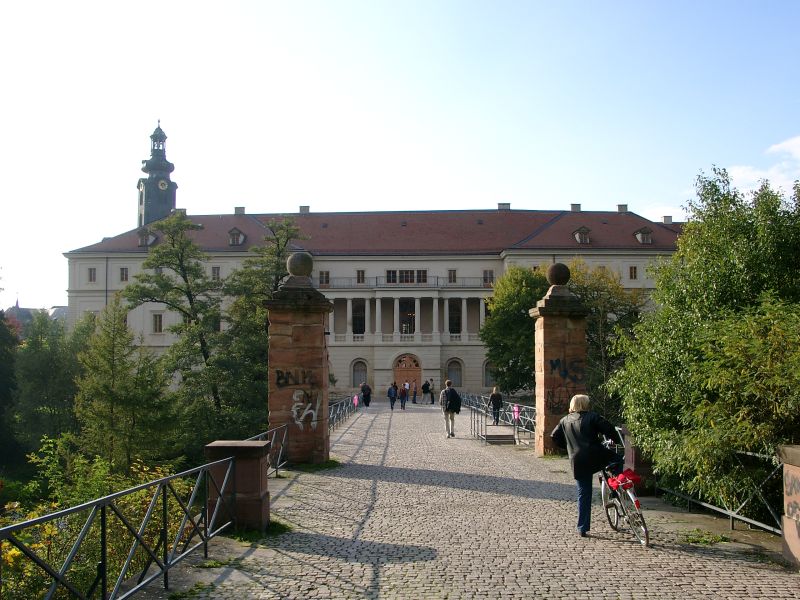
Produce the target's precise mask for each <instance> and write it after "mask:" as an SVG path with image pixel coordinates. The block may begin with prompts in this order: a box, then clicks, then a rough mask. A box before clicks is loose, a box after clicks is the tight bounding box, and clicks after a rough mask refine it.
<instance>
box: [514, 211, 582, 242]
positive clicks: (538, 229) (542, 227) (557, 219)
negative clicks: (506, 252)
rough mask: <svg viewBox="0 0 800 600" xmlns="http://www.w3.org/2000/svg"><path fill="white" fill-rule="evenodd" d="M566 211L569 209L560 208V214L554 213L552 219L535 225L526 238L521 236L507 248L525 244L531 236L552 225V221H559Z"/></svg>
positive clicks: (533, 236)
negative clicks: (537, 225)
mask: <svg viewBox="0 0 800 600" xmlns="http://www.w3.org/2000/svg"><path fill="white" fill-rule="evenodd" d="M568 212H569V211H566V210H562V211H561V213H560V214H558V215H556V216H555V217H553V218H552V219H550V220H549V221H548V222H547V223H543V224H542V225H540V226H539V227H537V228H536V229H534V230H533V231H532V232H531V233H530V234H529V235H528V237H526V238H523V239H521V240H519V241H518V242H514V243H513V244H511V245H510V246H509V248H516V247H517V246H520V245H522V244H525V243H527V242H529V241H530V240H532V239H533V238H535V237H536V236H537V235H539V234H540V233H542V232H543V231H545V230H546V229H549V228H550V227H552V225H553V224H554V223H556V222H558V221H560V220H561V219H563V218H564V215H565V214H567V213H568Z"/></svg>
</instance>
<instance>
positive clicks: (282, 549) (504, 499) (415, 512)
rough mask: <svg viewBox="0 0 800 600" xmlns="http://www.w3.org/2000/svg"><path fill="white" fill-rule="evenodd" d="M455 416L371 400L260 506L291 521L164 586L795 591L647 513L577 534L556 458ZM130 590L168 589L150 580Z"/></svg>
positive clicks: (579, 593)
mask: <svg viewBox="0 0 800 600" xmlns="http://www.w3.org/2000/svg"><path fill="white" fill-rule="evenodd" d="M467 414H468V413H466V412H462V414H461V415H460V416H459V417H458V418H457V421H456V437H455V438H450V439H447V438H446V437H445V433H444V421H443V419H442V417H441V413H440V412H439V411H438V409H436V408H435V407H433V406H429V405H428V406H422V405H414V404H411V403H409V404H408V409H407V410H405V411H402V410H399V406H398V407H397V409H396V410H394V411H393V412H392V411H390V410H389V408H388V406H386V405H383V403H380V402H378V403H377V405H376V404H375V403H373V405H372V406H371V407H370V408H369V409H366V410H362V411H361V412H360V413H359V414H357V415H355V416H354V417H352V418H351V419H350V420H349V421H348V422H346V423H345V424H344V425H342V426H341V427H340V428H339V429H338V430H336V431H334V432H333V433H332V435H331V456H332V458H336V459H337V460H339V461H340V462H341V463H342V465H341V466H340V467H337V468H334V469H330V470H325V471H320V472H317V473H302V474H298V475H297V476H296V477H293V478H291V479H286V480H278V483H279V484H280V485H279V486H278V487H279V488H281V489H279V490H278V491H273V492H272V493H273V506H272V515H273V518H274V519H276V520H278V521H281V522H282V523H285V524H287V525H289V526H290V527H291V528H292V529H291V531H290V532H288V533H285V534H283V535H280V536H276V537H271V538H267V539H265V540H263V541H262V542H259V543H257V544H245V543H241V542H237V541H234V540H231V539H226V538H223V539H219V538H218V539H217V540H215V541H214V542H213V543H212V545H211V549H210V558H213V559H215V560H216V561H218V562H217V563H215V564H222V566H217V567H214V568H200V565H201V564H202V563H203V558H202V555H200V556H198V557H193V558H192V559H191V560H188V561H186V563H188V564H183V565H182V566H181V567H180V568H179V569H177V570H175V571H174V572H171V574H170V581H171V590H170V591H171V592H172V593H175V592H176V591H181V592H182V594H184V595H181V596H180V597H181V598H201V599H205V598H208V599H212V598H213V599H222V598H224V599H237V600H238V599H245V598H587V599H588V598H681V599H684V598H703V599H710V598H736V599H739V598H800V575H799V574H798V572H797V570H796V569H790V568H787V567H786V566H785V565H781V564H778V563H776V562H774V561H771V560H767V559H766V558H765V556H764V555H763V554H760V553H757V552H741V551H734V550H732V549H729V548H728V547H727V546H726V544H717V545H714V546H695V545H690V544H687V543H684V542H682V541H681V537H680V536H679V535H678V534H677V533H675V532H674V531H671V530H670V529H669V528H667V527H665V526H664V525H665V524H664V523H662V522H661V521H660V520H659V518H658V517H655V516H654V517H653V518H651V519H649V521H650V522H649V525H650V529H651V539H652V546H651V547H650V548H643V547H641V546H640V545H639V544H638V543H637V542H636V541H635V540H634V538H633V536H632V535H631V534H630V533H626V532H623V533H615V532H613V531H612V530H611V529H610V528H609V527H608V523H607V522H606V521H605V517H604V515H603V513H602V511H601V509H600V506H599V505H598V504H597V500H598V499H596V502H595V505H594V507H593V510H594V513H593V515H592V531H591V534H590V537H588V538H580V537H578V536H577V534H576V532H575V518H576V507H575V489H574V487H575V484H574V480H573V479H572V477H571V476H570V474H569V473H568V467H569V464H568V462H567V461H566V460H565V459H563V458H555V459H537V458H535V456H534V454H533V450H532V449H530V448H528V447H524V446H520V447H514V446H487V445H483V444H481V443H480V442H478V441H476V440H475V439H474V438H471V437H470V435H469V421H468V417H467ZM270 484H272V480H270ZM596 487H597V486H596V485H595V488H596ZM595 492H596V495H597V490H596V489H595ZM645 516H648V515H647V513H646V515H645ZM206 564H208V563H206ZM141 597H143V598H167V597H169V593H168V592H165V591H163V590H160V589H159V588H158V587H157V584H153V585H151V587H150V588H149V589H148V590H147V591H145V592H144V593H143V594H142V595H141ZM173 597H175V596H173Z"/></svg>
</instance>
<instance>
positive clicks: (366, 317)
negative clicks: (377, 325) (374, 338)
mask: <svg viewBox="0 0 800 600" xmlns="http://www.w3.org/2000/svg"><path fill="white" fill-rule="evenodd" d="M371 308H372V307H371V306H370V299H369V298H364V335H367V334H368V333H372V328H371V327H370V325H369V322H370V316H372V310H371Z"/></svg>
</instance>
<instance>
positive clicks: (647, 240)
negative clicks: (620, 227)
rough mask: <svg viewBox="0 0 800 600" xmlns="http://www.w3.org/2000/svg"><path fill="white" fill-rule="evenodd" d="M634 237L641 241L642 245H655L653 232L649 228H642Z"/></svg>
mask: <svg viewBox="0 0 800 600" xmlns="http://www.w3.org/2000/svg"><path fill="white" fill-rule="evenodd" d="M634 235H635V236H636V239H637V240H639V243H640V244H652V243H653V230H652V229H650V228H649V227H642V228H641V229H640V230H639V231H637V232H636V233H635V234H634Z"/></svg>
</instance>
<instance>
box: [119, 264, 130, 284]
mask: <svg viewBox="0 0 800 600" xmlns="http://www.w3.org/2000/svg"><path fill="white" fill-rule="evenodd" d="M119 280H120V281H128V267H120V268H119Z"/></svg>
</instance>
